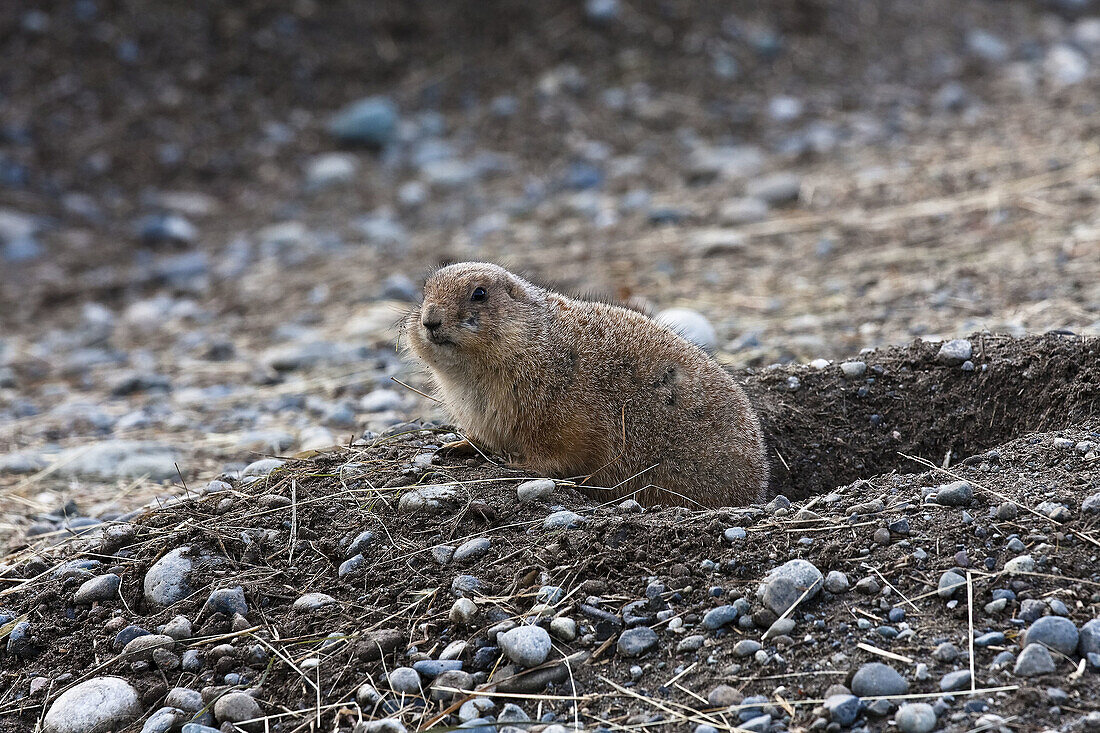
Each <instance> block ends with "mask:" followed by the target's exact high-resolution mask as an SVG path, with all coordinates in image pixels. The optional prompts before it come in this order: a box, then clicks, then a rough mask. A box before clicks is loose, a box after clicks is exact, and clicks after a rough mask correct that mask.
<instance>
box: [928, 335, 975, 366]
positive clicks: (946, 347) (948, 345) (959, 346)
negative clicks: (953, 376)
mask: <svg viewBox="0 0 1100 733" xmlns="http://www.w3.org/2000/svg"><path fill="white" fill-rule="evenodd" d="M973 353H974V347H973V346H972V345H971V343H970V341H968V340H967V339H952V340H950V341H946V342H944V343H943V345H942V346H940V350H939V352H938V353H937V354H936V358H937V359H939V360H940V361H942V362H943V363H945V364H951V365H958V364H962V363H963V362H964V361H966V360H967V359H969V358H970V357H971V356H972V355H973Z"/></svg>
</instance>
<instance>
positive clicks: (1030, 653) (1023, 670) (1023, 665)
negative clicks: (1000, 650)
mask: <svg viewBox="0 0 1100 733" xmlns="http://www.w3.org/2000/svg"><path fill="white" fill-rule="evenodd" d="M1053 671H1054V658H1053V657H1051V656H1050V651H1049V650H1048V649H1047V648H1046V647H1045V646H1043V645H1042V644H1028V645H1027V646H1025V647H1024V650H1023V651H1022V652H1020V656H1018V657H1016V666H1015V667H1014V668H1013V670H1012V672H1013V674H1015V675H1016V676H1017V677H1038V676H1039V675H1043V674H1050V673H1051V672H1053Z"/></svg>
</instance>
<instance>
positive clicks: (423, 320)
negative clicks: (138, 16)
mask: <svg viewBox="0 0 1100 733" xmlns="http://www.w3.org/2000/svg"><path fill="white" fill-rule="evenodd" d="M420 325H421V326H423V327H424V328H426V329H428V330H429V331H434V330H435V329H437V328H439V327H440V326H442V325H443V309H442V308H440V307H439V306H437V305H429V306H427V307H426V308H425V309H424V312H423V313H421V314H420Z"/></svg>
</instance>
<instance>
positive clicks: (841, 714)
mask: <svg viewBox="0 0 1100 733" xmlns="http://www.w3.org/2000/svg"><path fill="white" fill-rule="evenodd" d="M824 707H825V712H826V713H827V714H828V716H829V720H830V721H832V722H833V723H836V724H837V725H840V726H843V727H845V728H847V727H848V726H850V725H851V724H852V723H854V722H855V721H856V718H858V717H859V710H860V701H859V698H858V697H856V696H855V695H844V694H841V695H830V696H829V697H827V698H825V705H824Z"/></svg>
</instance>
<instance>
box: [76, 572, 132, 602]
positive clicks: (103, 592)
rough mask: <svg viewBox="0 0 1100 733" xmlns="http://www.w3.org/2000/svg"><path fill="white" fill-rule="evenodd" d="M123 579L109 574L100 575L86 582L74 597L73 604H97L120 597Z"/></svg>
mask: <svg viewBox="0 0 1100 733" xmlns="http://www.w3.org/2000/svg"><path fill="white" fill-rule="evenodd" d="M120 585H122V578H121V577H119V576H117V575H114V574H113V573H108V574H107V575H99V576H96V577H94V578H92V579H91V580H86V581H84V582H83V583H82V584H81V585H80V587H79V588H77V589H76V593H75V594H74V595H73V603H95V602H97V601H110V600H113V599H115V598H117V597H118V589H119V586H120Z"/></svg>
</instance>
